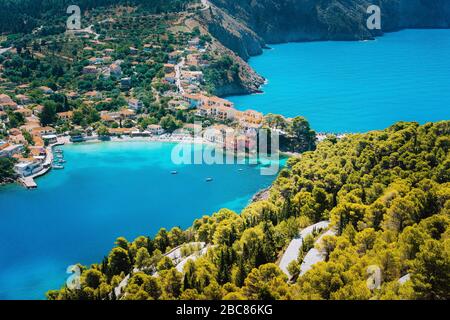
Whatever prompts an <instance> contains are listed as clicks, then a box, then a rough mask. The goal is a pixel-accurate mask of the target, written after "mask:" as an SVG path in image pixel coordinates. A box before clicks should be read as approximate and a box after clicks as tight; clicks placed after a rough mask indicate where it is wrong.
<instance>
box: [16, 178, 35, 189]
mask: <svg viewBox="0 0 450 320" xmlns="http://www.w3.org/2000/svg"><path fill="white" fill-rule="evenodd" d="M19 182H20V183H21V184H22V185H23V186H24V187H25V188H27V189H36V188H37V184H36V182H35V181H34V179H33V178H32V177H26V178H20V179H19Z"/></svg>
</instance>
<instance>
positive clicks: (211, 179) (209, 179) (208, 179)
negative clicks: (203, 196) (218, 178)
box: [206, 178, 214, 182]
mask: <svg viewBox="0 0 450 320" xmlns="http://www.w3.org/2000/svg"><path fill="white" fill-rule="evenodd" d="M213 180H214V179H213V178H206V182H211V181H213Z"/></svg>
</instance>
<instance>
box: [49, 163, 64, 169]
mask: <svg viewBox="0 0 450 320" xmlns="http://www.w3.org/2000/svg"><path fill="white" fill-rule="evenodd" d="M52 168H53V169H55V170H62V169H64V166H62V165H58V164H54V165H53V166H52Z"/></svg>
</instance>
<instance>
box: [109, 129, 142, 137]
mask: <svg viewBox="0 0 450 320" xmlns="http://www.w3.org/2000/svg"><path fill="white" fill-rule="evenodd" d="M108 131H109V134H110V135H113V136H121V135H130V134H131V133H132V132H133V131H135V129H134V128H110V129H108Z"/></svg>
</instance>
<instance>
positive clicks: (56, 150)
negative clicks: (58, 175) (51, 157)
mask: <svg viewBox="0 0 450 320" xmlns="http://www.w3.org/2000/svg"><path fill="white" fill-rule="evenodd" d="M55 152H56V153H59V154H61V153H63V151H62V150H60V149H55Z"/></svg>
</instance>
